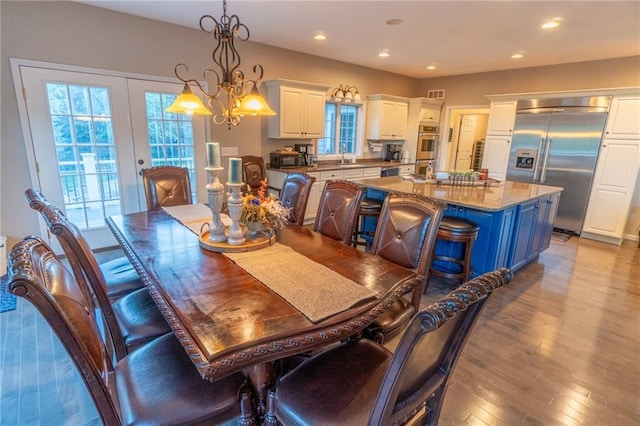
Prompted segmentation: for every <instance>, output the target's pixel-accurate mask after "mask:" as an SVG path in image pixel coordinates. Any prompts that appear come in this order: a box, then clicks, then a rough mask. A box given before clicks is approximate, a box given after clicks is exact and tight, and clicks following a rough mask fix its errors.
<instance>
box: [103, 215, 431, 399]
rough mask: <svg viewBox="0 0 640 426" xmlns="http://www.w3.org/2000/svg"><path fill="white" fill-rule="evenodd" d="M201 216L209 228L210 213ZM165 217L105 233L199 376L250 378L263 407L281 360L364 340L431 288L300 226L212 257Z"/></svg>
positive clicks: (192, 232)
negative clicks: (376, 324) (398, 305)
mask: <svg viewBox="0 0 640 426" xmlns="http://www.w3.org/2000/svg"><path fill="white" fill-rule="evenodd" d="M196 207H197V208H196ZM196 207H193V208H194V209H196V210H197V211H198V212H200V214H201V215H204V217H203V218H202V219H200V220H201V221H202V222H204V223H206V222H207V217H206V211H207V209H203V208H204V207H206V206H204V205H199V206H196ZM187 208H191V207H187ZM168 211H170V210H169V209H160V210H155V211H145V212H138V213H131V214H124V215H116V216H111V217H109V218H107V225H108V227H109V228H110V230H111V231H112V232H113V234H114V235H115V237H116V239H117V241H118V242H119V244H120V246H121V248H122V250H123V251H124V253H125V254H126V256H127V257H128V258H129V260H130V261H131V263H132V264H133V266H134V267H135V269H136V271H137V272H138V274H139V275H140V278H141V279H142V281H143V283H144V284H145V286H146V288H147V289H148V290H149V292H150V294H151V296H152V298H153V300H154V301H155V303H156V304H157V305H158V308H159V309H160V311H161V312H162V314H163V315H164V317H165V318H166V320H167V322H168V323H169V325H170V326H171V328H172V330H173V332H174V333H175V335H176V336H177V338H178V339H179V341H180V342H181V344H182V346H183V347H184V350H185V351H186V352H187V354H188V355H189V357H190V359H191V360H192V361H193V363H194V365H195V367H196V368H197V369H198V371H199V372H200V374H201V375H202V377H203V378H205V379H208V380H211V381H214V380H216V379H219V378H221V377H224V376H226V375H228V374H231V373H233V372H236V371H243V372H245V374H246V375H247V377H248V378H249V379H250V381H251V384H252V386H253V387H254V389H255V390H256V392H257V393H258V399H259V400H260V401H261V402H260V403H261V404H264V395H265V392H266V391H267V389H268V387H269V386H271V385H272V384H273V382H274V379H275V378H274V375H275V372H274V361H276V360H280V359H285V358H288V357H290V356H293V355H297V354H302V353H306V352H308V351H311V350H314V349H318V348H320V347H322V346H325V345H329V344H331V343H334V342H338V341H342V340H345V339H347V338H349V337H350V336H356V335H358V333H359V332H361V331H362V330H363V329H364V328H365V327H367V326H368V325H369V324H371V323H372V322H373V320H374V319H375V318H376V317H378V316H379V315H381V314H382V313H383V312H384V311H385V310H387V309H388V308H389V307H390V306H391V305H392V304H393V303H394V302H395V301H397V300H398V299H399V298H400V297H403V295H405V294H407V293H410V292H411V291H412V290H413V289H414V288H416V287H418V286H419V285H420V284H421V283H422V282H423V280H424V277H422V276H421V275H419V274H417V273H416V272H415V270H412V269H407V268H404V267H401V266H399V265H397V264H395V263H392V262H390V261H387V260H385V259H383V258H381V257H379V256H376V255H374V254H370V253H366V252H364V251H362V250H358V249H357V248H354V247H351V246H348V245H345V244H343V243H341V242H339V241H335V240H333V239H331V238H328V237H326V236H324V235H322V234H320V233H318V232H314V231H312V230H311V229H308V228H306V227H303V226H298V225H294V224H288V225H285V226H283V227H282V228H281V229H276V230H275V233H276V238H275V239H274V240H275V241H274V242H273V243H269V246H268V247H265V248H261V249H258V250H252V251H247V252H243V251H242V250H241V249H240V250H238V251H239V253H225V252H220V251H216V250H211V249H208V248H207V247H206V244H205V245H204V247H203V244H201V242H202V234H200V232H198V229H199V228H198V226H196V227H194V226H191V227H188V225H189V224H188V223H186V221H185V220H182V221H181V220H180V217H178V216H176V215H174V214H170V213H169V212H168ZM209 221H210V216H209ZM191 225H193V224H191ZM204 228H206V226H204ZM236 255H239V256H240V257H234V256H236ZM245 265H248V266H245ZM256 268H257V269H256ZM274 282H275V283H276V284H275V285H274ZM278 286H281V287H278ZM282 286H283V287H284V290H283V287H282ZM345 291H346V293H345ZM354 294H355V299H354V298H353V297H354Z"/></svg>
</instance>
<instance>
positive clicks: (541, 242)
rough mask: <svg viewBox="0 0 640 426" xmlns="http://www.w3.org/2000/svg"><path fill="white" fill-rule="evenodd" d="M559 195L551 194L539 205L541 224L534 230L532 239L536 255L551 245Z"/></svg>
mask: <svg viewBox="0 0 640 426" xmlns="http://www.w3.org/2000/svg"><path fill="white" fill-rule="evenodd" d="M560 197H561V193H560V192H558V193H556V194H551V195H550V196H548V197H545V198H544V201H543V203H544V204H541V205H540V208H541V210H543V211H544V214H543V215H542V220H541V223H540V224H538V228H539V229H537V230H536V236H535V237H534V242H533V246H534V249H535V250H536V252H537V254H539V253H540V252H542V251H543V250H546V249H548V248H549V244H550V243H551V234H552V233H553V222H555V220H556V213H557V211H558V203H559V202H560Z"/></svg>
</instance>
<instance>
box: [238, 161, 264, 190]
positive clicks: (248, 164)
mask: <svg viewBox="0 0 640 426" xmlns="http://www.w3.org/2000/svg"><path fill="white" fill-rule="evenodd" d="M241 158H242V181H243V182H244V184H245V186H246V192H247V193H249V194H253V195H258V190H259V189H260V185H261V184H262V181H263V180H264V179H265V178H266V177H267V171H266V168H265V165H264V158H262V157H256V156H254V155H243V156H242V157H241Z"/></svg>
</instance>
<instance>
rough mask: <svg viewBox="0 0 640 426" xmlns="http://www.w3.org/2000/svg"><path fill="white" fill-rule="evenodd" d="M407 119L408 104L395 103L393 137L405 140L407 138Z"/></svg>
mask: <svg viewBox="0 0 640 426" xmlns="http://www.w3.org/2000/svg"><path fill="white" fill-rule="evenodd" d="M408 118H409V104H405V103H396V104H395V105H394V110H393V137H394V138H395V139H405V138H406V137H407V119H408Z"/></svg>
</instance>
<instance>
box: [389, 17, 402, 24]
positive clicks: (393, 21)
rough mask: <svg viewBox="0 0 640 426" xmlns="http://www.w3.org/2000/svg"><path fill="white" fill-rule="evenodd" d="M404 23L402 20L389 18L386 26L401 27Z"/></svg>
mask: <svg viewBox="0 0 640 426" xmlns="http://www.w3.org/2000/svg"><path fill="white" fill-rule="evenodd" d="M403 22H404V21H403V20H402V19H398V18H391V19H387V21H386V24H387V25H402V23H403Z"/></svg>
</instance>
